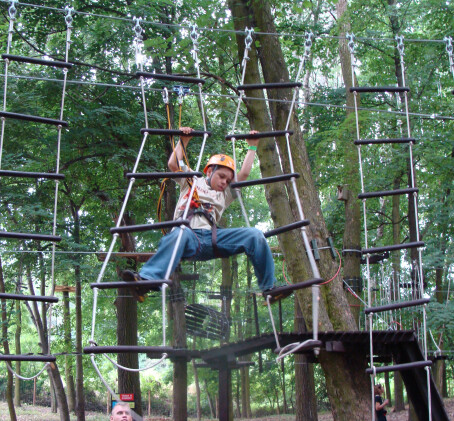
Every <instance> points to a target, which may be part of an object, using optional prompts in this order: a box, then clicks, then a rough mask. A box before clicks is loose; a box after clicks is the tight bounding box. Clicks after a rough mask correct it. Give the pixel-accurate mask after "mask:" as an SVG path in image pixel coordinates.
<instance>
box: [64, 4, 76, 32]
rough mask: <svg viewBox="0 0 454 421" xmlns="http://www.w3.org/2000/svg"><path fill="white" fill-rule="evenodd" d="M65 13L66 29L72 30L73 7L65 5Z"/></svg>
mask: <svg viewBox="0 0 454 421" xmlns="http://www.w3.org/2000/svg"><path fill="white" fill-rule="evenodd" d="M65 12H66V16H65V22H66V26H67V27H68V28H72V27H73V17H72V14H73V13H74V7H72V6H68V5H66V6H65Z"/></svg>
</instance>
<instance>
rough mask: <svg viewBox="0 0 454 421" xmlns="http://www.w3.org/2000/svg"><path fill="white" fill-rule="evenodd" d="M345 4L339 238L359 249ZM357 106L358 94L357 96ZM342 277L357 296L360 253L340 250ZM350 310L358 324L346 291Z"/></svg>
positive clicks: (341, 5) (343, 6)
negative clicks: (341, 228)
mask: <svg viewBox="0 0 454 421" xmlns="http://www.w3.org/2000/svg"><path fill="white" fill-rule="evenodd" d="M347 7H348V2H347V0H339V1H338V2H337V4H336V13H337V19H338V22H341V23H340V33H339V36H340V39H339V57H340V62H341V68H342V77H343V80H344V85H345V92H346V95H347V111H346V120H345V123H347V122H348V124H346V125H345V131H344V133H343V135H342V136H341V139H340V143H341V144H340V145H339V147H338V149H340V150H343V151H344V156H343V159H344V163H343V167H344V168H346V172H345V173H344V183H343V197H344V204H345V227H344V237H343V247H344V249H346V250H361V223H360V221H361V206H360V202H359V200H358V193H359V190H360V189H359V171H358V147H357V146H355V145H354V143H353V140H354V139H356V127H355V119H354V118H353V113H354V111H353V109H354V106H355V98H354V95H353V93H351V92H350V88H351V87H352V86H353V82H354V79H353V78H354V77H355V75H354V74H352V62H351V54H350V49H349V47H348V42H347V40H346V39H345V38H344V37H345V35H346V33H347V32H351V28H350V21H349V20H348V19H347V18H346V13H345V12H346V10H347ZM358 106H359V96H358ZM343 264H344V265H343V271H344V279H345V281H346V283H347V284H348V285H352V290H353V292H354V293H355V294H357V295H358V296H361V293H362V288H361V253H359V252H354V251H347V252H345V253H344V260H343ZM347 297H348V301H349V304H350V306H351V311H352V313H353V317H354V319H355V321H356V323H358V324H359V315H360V307H359V301H358V299H357V298H356V297H355V296H354V295H353V294H347Z"/></svg>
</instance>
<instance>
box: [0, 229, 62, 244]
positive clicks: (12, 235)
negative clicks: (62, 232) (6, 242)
mask: <svg viewBox="0 0 454 421" xmlns="http://www.w3.org/2000/svg"><path fill="white" fill-rule="evenodd" d="M0 238H19V239H21V240H42V241H55V242H59V241H61V237H59V236H57V235H45V234H24V233H20V232H6V231H0Z"/></svg>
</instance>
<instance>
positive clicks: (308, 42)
mask: <svg viewBox="0 0 454 421" xmlns="http://www.w3.org/2000/svg"><path fill="white" fill-rule="evenodd" d="M304 37H305V38H306V41H305V42H304V56H303V59H304V60H309V57H310V54H311V48H312V38H313V37H314V34H313V33H312V31H309V32H306V33H305V35H304Z"/></svg>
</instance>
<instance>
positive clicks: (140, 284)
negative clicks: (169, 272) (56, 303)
mask: <svg viewBox="0 0 454 421" xmlns="http://www.w3.org/2000/svg"><path fill="white" fill-rule="evenodd" d="M164 284H167V285H172V281H171V280H170V279H153V280H143V281H137V282H127V281H117V282H95V283H92V284H90V288H98V289H119V288H126V289H130V288H133V289H136V288H139V289H143V290H144V291H145V290H148V291H159V290H160V288H161V287H162V285H164Z"/></svg>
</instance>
